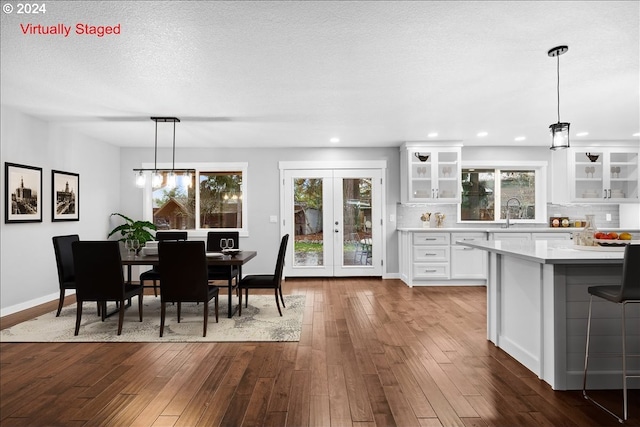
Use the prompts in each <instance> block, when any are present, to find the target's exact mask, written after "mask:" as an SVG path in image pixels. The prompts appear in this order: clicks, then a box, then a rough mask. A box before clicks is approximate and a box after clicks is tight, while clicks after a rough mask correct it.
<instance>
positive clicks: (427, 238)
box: [424, 237, 437, 240]
mask: <svg viewBox="0 0 640 427" xmlns="http://www.w3.org/2000/svg"><path fill="white" fill-rule="evenodd" d="M424 240H437V239H436V238H435V237H425V238H424Z"/></svg>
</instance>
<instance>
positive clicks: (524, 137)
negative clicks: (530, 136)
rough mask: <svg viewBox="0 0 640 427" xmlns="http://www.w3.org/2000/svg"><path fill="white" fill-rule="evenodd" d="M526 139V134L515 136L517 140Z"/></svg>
mask: <svg viewBox="0 0 640 427" xmlns="http://www.w3.org/2000/svg"><path fill="white" fill-rule="evenodd" d="M525 139H527V137H526V136H516V137H515V140H516V141H524V140H525Z"/></svg>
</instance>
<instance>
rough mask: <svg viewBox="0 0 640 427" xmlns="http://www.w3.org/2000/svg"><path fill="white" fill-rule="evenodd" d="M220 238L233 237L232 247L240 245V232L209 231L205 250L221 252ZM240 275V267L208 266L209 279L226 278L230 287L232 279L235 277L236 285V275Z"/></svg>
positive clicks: (236, 247)
mask: <svg viewBox="0 0 640 427" xmlns="http://www.w3.org/2000/svg"><path fill="white" fill-rule="evenodd" d="M220 239H233V248H229V249H238V248H239V247H240V241H239V240H240V233H238V232H237V231H210V232H208V233H207V252H221V251H222V247H221V246H220ZM239 276H240V268H239V267H237V266H235V265H234V266H226V265H223V266H218V265H215V266H209V281H213V280H226V281H227V284H228V286H229V287H230V288H232V287H233V279H234V278H235V279H236V285H237V284H238V277H239Z"/></svg>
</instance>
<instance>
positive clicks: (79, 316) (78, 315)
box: [73, 301, 82, 335]
mask: <svg viewBox="0 0 640 427" xmlns="http://www.w3.org/2000/svg"><path fill="white" fill-rule="evenodd" d="M81 319H82V301H78V303H77V304H76V330H75V332H74V333H73V335H78V332H79V331H80V320H81Z"/></svg>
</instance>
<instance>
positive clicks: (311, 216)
mask: <svg viewBox="0 0 640 427" xmlns="http://www.w3.org/2000/svg"><path fill="white" fill-rule="evenodd" d="M322 187H323V179H322V178H295V179H294V180H293V199H294V202H293V210H294V212H293V217H294V218H295V228H294V245H293V250H294V257H293V263H294V265H296V266H321V265H324V259H323V254H324V235H323V224H322V214H323V206H322Z"/></svg>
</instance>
